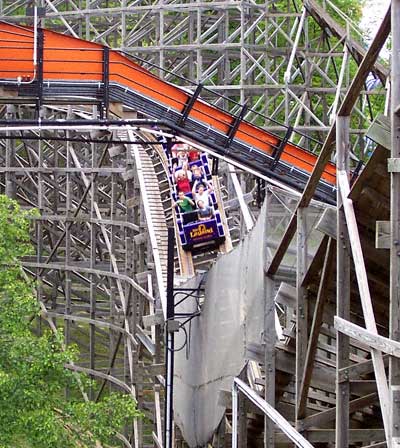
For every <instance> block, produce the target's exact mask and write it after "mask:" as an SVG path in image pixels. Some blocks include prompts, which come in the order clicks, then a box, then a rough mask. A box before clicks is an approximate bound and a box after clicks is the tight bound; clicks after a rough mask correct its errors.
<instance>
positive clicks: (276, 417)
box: [234, 378, 313, 448]
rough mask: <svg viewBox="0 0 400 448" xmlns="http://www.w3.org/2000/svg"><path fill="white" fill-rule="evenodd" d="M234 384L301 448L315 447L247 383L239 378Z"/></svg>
mask: <svg viewBox="0 0 400 448" xmlns="http://www.w3.org/2000/svg"><path fill="white" fill-rule="evenodd" d="M234 385H235V387H237V388H238V390H239V391H240V392H241V393H243V394H244V395H245V396H246V397H247V398H248V399H249V400H250V401H251V402H252V403H254V404H255V405H256V406H257V407H258V408H260V409H261V410H262V411H263V412H264V414H265V415H267V416H268V418H270V419H271V420H272V421H273V422H274V423H275V425H276V426H277V427H278V428H279V429H280V430H281V431H282V432H283V433H284V434H285V435H286V437H287V438H288V439H290V440H291V441H292V442H293V443H294V444H295V445H296V446H297V447H299V448H313V446H312V445H311V443H310V442H308V440H307V439H305V438H304V437H303V436H302V435H301V434H300V433H299V432H297V431H296V430H295V429H294V428H293V426H292V425H291V424H290V423H289V422H288V421H287V420H286V419H285V418H284V417H283V416H282V415H281V414H279V412H278V411H277V410H276V409H275V408H273V407H272V406H271V405H269V404H268V403H267V402H266V401H265V400H263V399H262V398H261V397H260V396H259V395H258V394H257V393H256V392H254V391H253V390H252V389H251V388H250V387H249V386H247V384H246V383H244V382H243V381H241V380H240V379H239V378H235V379H234Z"/></svg>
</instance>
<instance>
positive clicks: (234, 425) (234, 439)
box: [232, 382, 239, 448]
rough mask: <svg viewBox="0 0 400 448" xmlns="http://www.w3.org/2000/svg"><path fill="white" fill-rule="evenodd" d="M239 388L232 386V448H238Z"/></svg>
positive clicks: (234, 384)
mask: <svg viewBox="0 0 400 448" xmlns="http://www.w3.org/2000/svg"><path fill="white" fill-rule="evenodd" d="M238 404H239V402H238V388H237V385H236V383H235V382H234V383H233V384H232V448H237V447H238V407H239V406H238Z"/></svg>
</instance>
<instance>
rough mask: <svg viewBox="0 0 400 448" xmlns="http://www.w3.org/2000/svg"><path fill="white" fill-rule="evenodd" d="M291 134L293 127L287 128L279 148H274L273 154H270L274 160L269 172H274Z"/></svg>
mask: <svg viewBox="0 0 400 448" xmlns="http://www.w3.org/2000/svg"><path fill="white" fill-rule="evenodd" d="M292 132H293V127H292V126H289V127H288V128H287V130H286V134H285V136H284V137H283V139H282V140H281V141H280V143H279V146H278V147H277V148H275V151H274V153H273V154H272V156H273V158H274V160H273V161H272V164H271V170H274V169H275V168H276V166H277V165H278V162H279V159H280V158H281V155H282V153H283V150H284V149H285V146H286V143H287V142H288V141H289V139H290V137H291V135H292Z"/></svg>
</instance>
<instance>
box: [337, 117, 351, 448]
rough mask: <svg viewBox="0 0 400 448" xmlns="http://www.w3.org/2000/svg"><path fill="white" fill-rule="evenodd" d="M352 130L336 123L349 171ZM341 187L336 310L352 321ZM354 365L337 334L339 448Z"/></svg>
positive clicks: (345, 441) (343, 121) (345, 432)
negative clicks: (347, 377) (345, 372)
mask: <svg viewBox="0 0 400 448" xmlns="http://www.w3.org/2000/svg"><path fill="white" fill-rule="evenodd" d="M349 127H350V117H349V116H346V117H343V116H339V117H337V122H336V155H337V167H338V169H342V170H344V172H348V170H349V151H348V148H349V138H350V134H349ZM340 189H341V186H340V184H339V185H338V192H337V212H336V226H337V229H336V237H337V235H340V238H339V241H338V242H337V245H336V248H337V249H336V250H337V254H336V310H337V314H338V315H339V316H341V317H344V318H346V319H350V293H351V283H350V249H349V246H350V245H349V231H348V229H347V226H346V219H345V215H344V210H343V208H342V198H341V194H340ZM349 363H350V345H349V338H348V337H347V336H345V335H343V334H341V333H337V334H336V410H335V415H336V446H338V447H339V446H340V447H347V446H348V445H349V429H350V420H349V417H350V384H349V382H348V381H342V382H339V381H338V376H339V373H338V372H339V370H340V369H341V368H343V367H346V366H348V365H349Z"/></svg>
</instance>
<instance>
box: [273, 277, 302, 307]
mask: <svg viewBox="0 0 400 448" xmlns="http://www.w3.org/2000/svg"><path fill="white" fill-rule="evenodd" d="M296 294H297V290H296V288H295V287H294V286H292V285H289V284H288V283H285V282H282V283H281V284H280V285H279V289H278V292H277V293H276V296H275V302H276V303H279V304H281V305H285V306H288V307H290V308H293V309H294V307H295V306H296Z"/></svg>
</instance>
